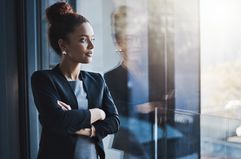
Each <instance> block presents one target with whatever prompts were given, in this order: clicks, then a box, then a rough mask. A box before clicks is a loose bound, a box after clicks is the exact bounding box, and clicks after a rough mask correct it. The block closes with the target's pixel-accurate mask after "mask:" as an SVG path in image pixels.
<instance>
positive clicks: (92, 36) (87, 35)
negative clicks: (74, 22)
mask: <svg viewBox="0 0 241 159" xmlns="http://www.w3.org/2000/svg"><path fill="white" fill-rule="evenodd" d="M82 36H85V37H94V35H87V34H81V35H79V37H82Z"/></svg>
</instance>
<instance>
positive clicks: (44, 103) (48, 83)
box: [31, 2, 120, 159]
mask: <svg viewBox="0 0 241 159" xmlns="http://www.w3.org/2000/svg"><path fill="white" fill-rule="evenodd" d="M46 15H47V19H48V23H49V30H48V36H49V42H50V44H51V46H52V48H53V49H54V50H55V52H56V53H57V54H58V55H60V63H59V64H58V65H57V66H56V67H55V68H53V69H52V70H42V71H36V72H34V73H33V75H32V78H31V82H32V91H33V96H34V101H35V105H36V107H37V109H38V112H39V120H40V123H41V125H42V134H41V140H40V147H39V153H38V159H98V158H100V159H104V158H105V153H104V150H103V143H102V139H103V138H104V137H106V136H107V135H108V134H113V133H115V132H117V131H118V129H119V125H120V123H119V115H118V112H117V109H116V106H115V104H114V102H113V100H112V97H111V95H110V93H109V90H108V88H107V86H106V84H105V81H104V80H103V78H102V76H101V75H100V74H98V73H91V72H86V71H82V70H81V64H87V63H90V62H91V60H92V56H93V50H94V44H93V40H94V32H93V28H92V26H91V24H90V23H89V21H88V20H87V19H86V18H85V17H83V16H81V15H79V14H77V13H75V12H74V11H73V9H72V8H71V6H70V5H69V4H67V3H65V2H58V3H55V4H53V5H52V6H50V7H49V8H47V10H46Z"/></svg>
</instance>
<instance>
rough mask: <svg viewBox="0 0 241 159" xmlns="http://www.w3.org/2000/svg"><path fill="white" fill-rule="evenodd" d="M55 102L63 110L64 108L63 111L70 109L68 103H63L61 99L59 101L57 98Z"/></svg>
mask: <svg viewBox="0 0 241 159" xmlns="http://www.w3.org/2000/svg"><path fill="white" fill-rule="evenodd" d="M57 103H58V105H59V106H60V107H61V108H62V109H63V110H65V111H66V110H71V107H70V105H68V104H66V103H64V102H62V101H59V100H57Z"/></svg>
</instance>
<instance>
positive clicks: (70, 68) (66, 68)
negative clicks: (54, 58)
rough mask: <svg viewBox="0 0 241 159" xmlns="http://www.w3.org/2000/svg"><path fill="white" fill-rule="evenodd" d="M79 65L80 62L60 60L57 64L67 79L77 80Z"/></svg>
mask: <svg viewBox="0 0 241 159" xmlns="http://www.w3.org/2000/svg"><path fill="white" fill-rule="evenodd" d="M80 65H81V64H80V63H73V62H70V61H67V60H62V61H61V62H60V64H59V68H60V70H61V72H62V73H63V75H64V76H65V78H66V79H67V80H77V79H79V74H80Z"/></svg>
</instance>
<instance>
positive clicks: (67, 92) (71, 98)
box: [53, 65, 78, 109]
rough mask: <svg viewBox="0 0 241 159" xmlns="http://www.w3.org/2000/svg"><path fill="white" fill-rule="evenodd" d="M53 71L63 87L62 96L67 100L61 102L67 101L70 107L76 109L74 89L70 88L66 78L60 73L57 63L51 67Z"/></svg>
mask: <svg viewBox="0 0 241 159" xmlns="http://www.w3.org/2000/svg"><path fill="white" fill-rule="evenodd" d="M53 71H55V72H56V73H57V74H58V80H59V81H60V85H61V87H62V89H63V93H64V97H65V98H67V100H68V101H63V102H68V103H67V104H69V105H70V106H71V108H72V109H78V102H77V99H76V96H75V94H74V91H73V90H72V88H71V86H70V84H69V82H68V80H67V79H66V78H65V77H64V75H63V74H62V73H61V71H60V69H59V65H57V66H55V68H53Z"/></svg>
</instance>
